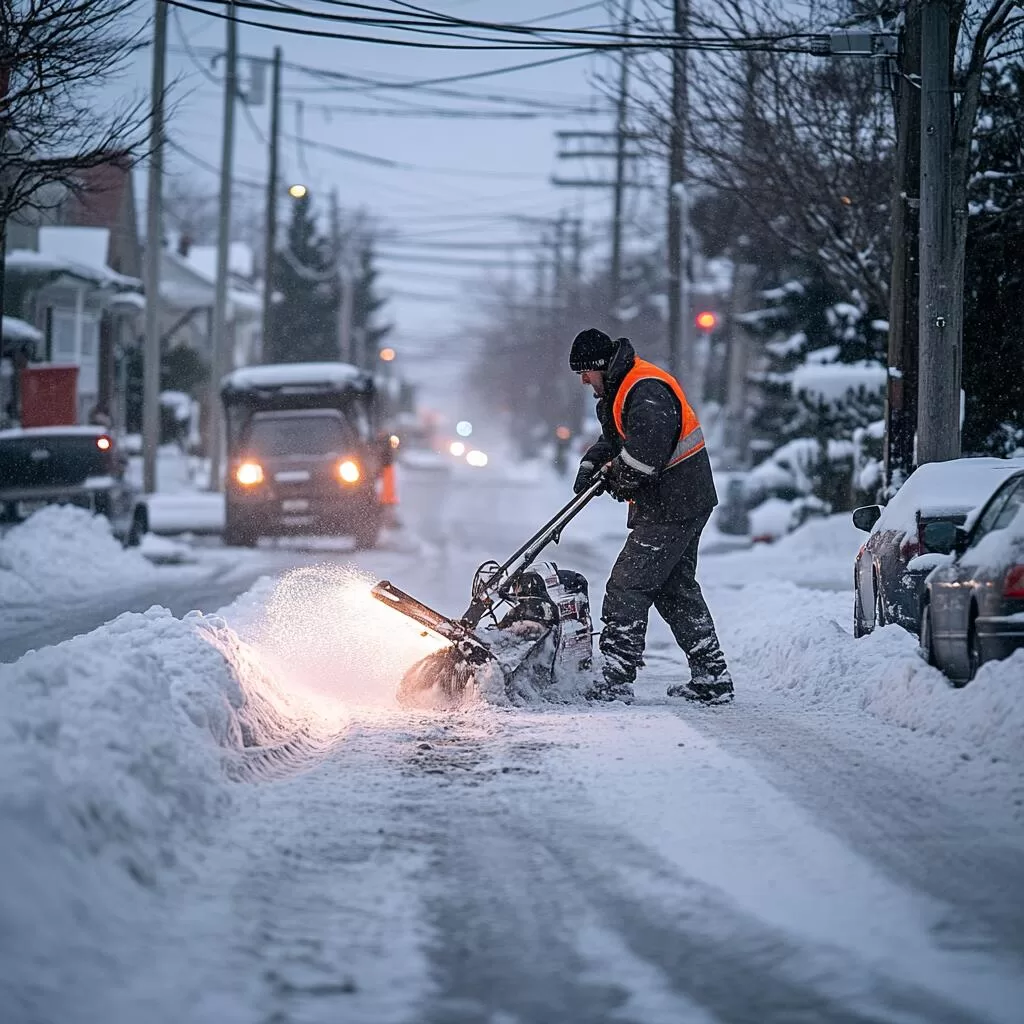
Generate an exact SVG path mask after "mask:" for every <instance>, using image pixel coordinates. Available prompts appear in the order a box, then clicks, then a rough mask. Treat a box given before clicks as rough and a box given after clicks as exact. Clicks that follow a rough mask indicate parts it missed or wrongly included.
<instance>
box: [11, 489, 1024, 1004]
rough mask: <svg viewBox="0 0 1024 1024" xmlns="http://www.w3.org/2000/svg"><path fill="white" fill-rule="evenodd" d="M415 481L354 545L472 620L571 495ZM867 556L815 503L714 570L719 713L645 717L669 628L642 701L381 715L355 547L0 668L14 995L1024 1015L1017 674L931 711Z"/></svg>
mask: <svg viewBox="0 0 1024 1024" xmlns="http://www.w3.org/2000/svg"><path fill="white" fill-rule="evenodd" d="M449 487H450V493H449V494H448V496H447V498H445V497H443V495H442V492H441V491H439V490H437V488H449ZM430 488H431V490H430V491H429V492H424V493H429V494H431V495H433V499H436V500H431V501H430V502H429V503H428V501H427V500H426V498H425V497H424V494H420V493H417V492H416V490H415V487H411V488H410V491H409V498H408V499H407V503H406V505H404V506H403V509H402V515H403V517H404V518H405V519H407V520H411V526H412V528H413V530H414V532H418V533H419V535H420V537H419V539H420V543H419V544H417V545H415V546H411V547H410V552H409V553H408V554H402V553H401V552H392V553H387V552H379V553H376V554H375V555H374V556H373V557H374V558H376V559H378V560H379V561H378V563H377V564H378V565H380V566H381V569H380V572H381V573H383V572H384V571H385V569H384V566H387V568H386V571H387V574H388V575H389V576H390V578H392V579H393V580H394V581H395V582H396V583H397V584H398V585H399V586H402V587H403V589H408V590H409V591H411V592H412V593H414V594H416V595H417V596H419V597H421V598H423V599H424V600H426V601H428V602H429V603H431V604H433V605H434V606H436V607H438V608H439V609H441V610H444V611H446V612H450V613H455V614H458V613H459V612H461V611H462V608H463V607H464V605H465V603H466V600H467V598H468V587H469V579H470V576H471V573H472V568H473V567H474V566H475V564H476V563H477V562H478V561H480V560H482V558H483V557H484V556H488V555H489V556H501V555H505V554H508V553H509V552H510V551H511V550H512V549H513V548H514V547H515V546H516V545H517V544H518V542H520V541H521V540H523V539H525V536H526V535H528V534H529V533H530V532H532V530H533V529H534V528H535V526H536V525H538V524H539V523H540V522H542V521H543V520H544V519H545V518H547V515H548V514H550V512H551V511H553V510H554V509H555V508H556V507H557V506H558V505H559V504H560V503H561V502H562V501H563V500H564V498H565V491H566V490H567V483H566V482H565V481H555V480H553V479H550V478H549V477H548V476H547V475H546V474H544V473H541V472H537V473H530V472H525V471H523V470H519V471H518V472H517V475H516V479H515V480H514V482H510V481H509V480H508V479H507V478H503V477H502V475H501V474H500V473H499V472H496V471H495V472H492V473H483V474H473V475H470V474H462V473H459V474H456V475H455V478H454V480H453V482H452V483H451V484H450V485H449V484H447V483H444V482H443V481H442V482H441V483H438V482H437V481H433V482H432V483H431V484H430ZM623 519H624V509H623V507H622V506H621V505H619V504H617V503H615V502H613V501H611V500H605V501H602V502H598V503H595V504H594V505H593V506H591V508H589V509H588V510H587V511H586V512H585V513H584V514H583V515H582V516H581V517H580V519H579V521H578V522H577V523H575V524H573V526H572V527H571V528H570V529H569V530H567V531H566V536H565V538H564V539H563V541H562V543H561V545H560V546H559V547H558V548H556V549H555V550H554V553H553V557H555V558H556V559H557V560H558V561H559V562H560V563H562V564H565V565H566V566H572V567H574V568H580V569H583V570H584V571H585V572H586V573H587V575H588V576H589V578H590V580H591V587H592V599H593V601H594V605H595V610H596V609H599V607H600V597H601V586H602V584H603V580H604V578H605V575H606V573H607V570H608V567H609V565H610V563H611V560H612V558H613V557H614V555H615V554H616V551H617V543H618V541H619V539H621V537H622V535H623V525H622V521H623ZM862 538H863V535H862V534H859V533H857V532H856V531H854V530H853V528H852V526H850V524H849V521H848V517H845V516H842V517H833V518H831V519H826V520H814V521H812V522H811V523H809V524H807V525H806V526H805V527H804V528H802V529H801V530H800V531H798V532H796V533H794V534H793V535H791V536H789V537H787V538H784V539H783V540H781V541H780V542H778V543H777V544H774V545H771V546H758V547H757V548H754V549H752V550H749V551H743V552H732V553H727V554H720V555H715V554H708V555H705V556H704V557H703V560H702V566H701V570H700V577H701V580H702V582H703V585H704V589H705V592H706V594H707V597H708V602H709V605H710V607H711V609H712V612H713V613H714V615H715V617H716V621H717V623H718V627H719V631H720V633H721V635H722V639H723V644H724V646H725V649H726V653H727V655H728V656H729V658H730V660H731V663H732V666H733V669H734V674H735V676H736V680H737V689H738V698H737V701H736V703H735V704H734V705H733V706H731V707H728V708H717V709H707V708H694V707H691V706H689V705H685V704H680V703H678V702H670V701H668V699H667V698H665V696H664V691H665V687H666V685H668V683H669V682H671V681H673V680H674V679H675V678H676V677H677V676H678V675H679V673H680V672H682V671H684V670H683V668H682V663H681V659H680V657H679V653H678V651H677V650H676V649H675V647H674V644H673V642H672V640H671V637H670V635H669V633H668V631H667V628H666V627H665V626H664V624H663V623H661V622H660V621H659V620H654V621H652V625H651V630H650V637H649V648H648V653H647V666H648V667H647V669H646V670H645V672H644V673H643V674H642V676H641V679H640V682H639V685H638V696H639V700H638V703H637V704H636V705H634V706H632V707H625V706H624V705H611V706H601V707H597V708H592V707H589V706H586V705H580V704H575V705H574V704H570V705H563V706H552V705H546V706H538V707H535V708H527V709H508V708H497V707H493V706H488V705H481V706H477V707H473V708H470V709H468V710H466V711H463V712H460V713H446V714H429V713H424V712H408V711H404V710H401V709H399V708H397V706H396V704H395V701H394V694H395V690H396V687H397V681H398V679H399V678H400V676H401V674H402V671H403V670H404V668H405V667H406V666H408V665H409V664H411V663H412V662H413V661H415V660H416V659H417V658H418V657H420V656H422V655H423V654H425V653H427V652H428V651H430V650H431V649H432V646H433V643H434V642H433V641H432V640H430V639H429V638H425V637H422V636H420V635H419V633H418V631H417V629H416V628H415V626H413V625H412V624H410V623H408V622H406V620H404V619H399V618H397V617H396V616H394V614H393V613H392V612H390V611H388V610H387V609H386V608H384V607H383V606H381V605H379V604H378V603H376V602H374V601H373V600H372V598H371V597H370V596H369V586H370V584H371V583H372V582H373V581H374V579H375V578H376V574H375V573H374V572H373V571H372V570H370V571H367V570H364V569H357V568H355V567H354V566H351V565H346V561H347V557H346V556H345V555H344V554H340V555H338V556H336V557H335V559H334V560H333V561H325V564H323V565H321V566H309V565H304V566H301V567H299V568H296V569H293V570H291V571H290V572H288V573H286V574H284V575H283V576H281V577H279V578H277V579H268V580H264V581H263V582H261V583H260V584H259V585H258V586H257V587H255V588H254V589H253V590H251V591H250V592H249V593H247V594H246V595H244V596H243V597H242V598H240V599H239V600H238V601H237V602H235V603H234V604H233V605H232V606H230V607H228V608H225V609H222V610H221V611H220V612H219V614H209V615H201V614H198V613H196V614H193V615H190V616H186V617H185V618H184V619H176V618H174V617H173V616H171V615H170V614H169V613H167V612H166V611H164V610H162V609H159V608H154V609H151V610H150V611H148V612H146V613H145V614H130V615H124V616H122V617H121V618H118V619H116V620H115V621H113V622H111V623H109V624H107V625H105V626H103V627H101V628H100V629H98V630H96V631H95V632H92V633H90V634H88V635H85V636H81V637H78V638H76V639H74V640H71V641H68V642H66V643H64V644H60V645H59V646H56V647H49V648H46V649H43V650H40V651H37V652H33V653H30V654H29V655H27V656H25V657H24V658H22V659H21V660H20V661H19V662H17V663H16V664H13V665H4V666H0V695H2V699H0V835H2V837H3V841H2V842H0V878H2V879H3V883H4V884H3V885H2V886H0V1005H3V1006H4V1007H5V1011H6V1013H7V1014H8V1015H10V1016H11V1019H12V1020H19V1021H20V1020H26V1021H27V1020H40V1021H60V1022H61V1024H78V1022H87V1021H88V1022H92V1021H97V1020H103V1021H111V1022H116V1021H138V1020H147V1021H154V1022H162V1021H168V1022H170V1021H174V1022H180V1021H185V1020H187V1021H189V1022H196V1024H205V1022H214V1021H216V1022H218V1024H221V1022H227V1024H231V1022H235V1021H237V1022H239V1024H242V1022H249V1021H257V1020H280V1021H286V1020H288V1021H291V1020H295V1021H300V1020H301V1021H313V1022H317V1021H338V1020H344V1021H347V1022H356V1024H361V1022H367V1024H370V1022H373V1024H378V1022H390V1021H395V1022H410V1024H411V1022H417V1024H418V1022H420V1021H438V1022H441V1021H443V1022H449V1021H450V1022H453V1024H462V1022H466V1024H468V1022H471V1021H472V1022H477V1021H479V1022H487V1024H511V1022H523V1024H525V1022H541V1021H554V1020H557V1021H578V1022H581V1024H582V1022H587V1024H589V1022H592V1021H626V1022H630V1021H634V1022H638V1024H657V1022H662V1021H663V1022H665V1024H677V1022H682V1024H690V1022H693V1024H704V1022H709V1021H716V1020H722V1021H725V1020H757V1021H772V1022H779V1024H783V1022H785V1024H788V1022H791V1021H796V1020H809V1021H810V1020H814V1021H818V1020H821V1021H831V1020H836V1021H867V1020H872V1021H875V1020H878V1021H890V1020H892V1021H921V1022H933V1021H956V1022H965V1024H966V1022H977V1021H996V1022H1007V1024H1009V1022H1013V1021H1017V1020H1019V1019H1020V1017H1019V1007H1020V1006H1021V1005H1024V969H1022V966H1024V940H1022V937H1021V934H1020V928H1019V907H1020V905H1021V899H1022V897H1024V877H1022V875H1021V872H1020V870H1019V866H1020V864H1021V863H1022V857H1024V807H1022V805H1024V747H1022V745H1021V743H1020V737H1021V735H1022V734H1024V699H1022V695H1021V693H1020V689H1021V687H1022V686H1024V652H1021V653H1018V654H1017V655H1016V656H1015V657H1014V658H1012V659H1009V660H1007V661H1005V662H1003V663H999V664H994V665H989V666H985V667H984V668H983V669H982V671H981V672H980V673H979V676H978V678H977V679H976V680H975V681H974V682H973V683H972V684H971V685H970V686H968V687H966V688H965V689H964V690H953V689H952V688H950V687H949V685H948V684H947V683H946V682H945V681H944V679H943V678H942V677H941V675H940V674H939V673H938V672H937V671H936V670H934V669H931V668H929V667H928V666H926V665H925V664H924V662H923V661H922V660H921V659H920V658H919V657H918V655H917V653H916V644H915V641H914V640H913V638H911V637H910V636H909V635H908V634H906V633H904V632H902V631H901V630H900V629H899V628H898V627H888V628H885V629H882V630H880V631H877V632H876V633H874V634H872V635H871V636H869V637H867V638H865V639H863V640H854V639H853V637H852V635H851V632H850V619H851V611H852V594H851V593H850V589H849V588H850V571H851V568H850V567H851V565H852V558H853V556H854V554H855V553H856V549H857V546H858V545H859V544H860V542H861V540H862ZM98 543H99V542H98V541H97V544H98ZM0 550H2V549H0ZM75 552H77V555H76V554H75ZM118 554H119V555H123V554H124V552H121V551H120V549H118ZM78 555H81V557H82V558H83V562H82V564H81V565H79V568H78V569H74V570H73V571H74V572H75V573H79V574H80V575H81V576H82V577H83V578H85V577H88V576H89V575H90V574H93V575H95V574H97V573H99V572H101V571H105V570H102V569H101V567H100V566H98V565H93V564H92V563H91V562H89V563H88V564H89V565H90V566H91V568H88V569H86V568H85V566H86V562H85V561H84V560H85V559H86V555H85V554H84V553H83V552H82V551H81V546H80V545H78V546H75V548H74V551H73V552H67V551H65V552H64V553H63V554H62V556H61V557H62V558H63V559H64V562H63V563H62V564H63V566H64V568H63V569H62V571H63V572H64V573H65V574H67V573H71V572H72V569H71V568H69V566H72V565H73V564H77V563H75V562H74V558H75V557H78ZM25 557H26V558H27V557H28V556H25ZM107 557H108V558H111V559H112V558H113V553H112V552H110V551H108V552H107ZM88 558H89V559H91V558H92V555H91V554H89V555H88ZM24 564H25V565H26V566H27V565H29V563H28V562H25V563H24ZM32 564H33V565H34V564H35V563H32ZM147 571H153V572H155V571H157V570H155V569H152V567H148V566H147ZM76 578H77V577H76Z"/></svg>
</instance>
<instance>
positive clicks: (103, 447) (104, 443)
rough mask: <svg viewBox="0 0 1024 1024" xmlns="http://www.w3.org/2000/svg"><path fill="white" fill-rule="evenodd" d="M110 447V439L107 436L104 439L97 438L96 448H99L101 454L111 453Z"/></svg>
mask: <svg viewBox="0 0 1024 1024" xmlns="http://www.w3.org/2000/svg"><path fill="white" fill-rule="evenodd" d="M110 445H111V441H110V438H109V437H107V436H106V435H104V436H102V437H97V438H96V447H97V448H99V450H100V451H101V452H109V451H110Z"/></svg>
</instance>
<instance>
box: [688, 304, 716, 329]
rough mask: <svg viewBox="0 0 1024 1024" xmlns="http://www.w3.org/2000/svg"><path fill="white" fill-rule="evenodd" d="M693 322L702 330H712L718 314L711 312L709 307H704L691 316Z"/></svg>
mask: <svg viewBox="0 0 1024 1024" xmlns="http://www.w3.org/2000/svg"><path fill="white" fill-rule="evenodd" d="M693 322H694V323H695V324H696V325H697V326H698V327H699V328H700V329H701V330H702V331H713V330H714V329H715V328H716V327H717V326H718V314H717V313H712V312H711V310H710V309H706V310H704V311H703V312H700V313H698V314H697V315H696V316H695V317H694V318H693Z"/></svg>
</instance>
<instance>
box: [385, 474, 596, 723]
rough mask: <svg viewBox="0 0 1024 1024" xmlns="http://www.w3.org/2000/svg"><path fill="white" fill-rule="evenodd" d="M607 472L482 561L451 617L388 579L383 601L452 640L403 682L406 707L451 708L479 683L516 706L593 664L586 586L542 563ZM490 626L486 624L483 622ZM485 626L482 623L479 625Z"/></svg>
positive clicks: (578, 577)
mask: <svg viewBox="0 0 1024 1024" xmlns="http://www.w3.org/2000/svg"><path fill="white" fill-rule="evenodd" d="M604 486H605V469H604V468H602V469H601V470H600V471H599V472H598V474H597V476H596V477H595V479H594V482H593V483H592V484H591V485H590V486H589V487H588V488H587V489H586V490H584V491H581V492H580V493H579V494H577V495H575V496H574V497H573V499H572V500H571V501H570V502H569V503H568V504H567V505H565V506H564V507H563V508H561V509H559V511H558V512H556V513H555V515H554V516H552V517H551V519H550V520H548V522H546V523H545V524H544V525H543V526H542V527H541V528H540V529H539V530H538V531H537V532H536V533H535V534H534V535H533V536H532V537H530V539H529V540H527V541H526V542H525V543H524V544H523V545H522V547H520V548H519V549H518V550H517V551H516V552H515V553H514V554H512V555H510V556H509V558H508V559H506V561H505V562H503V563H502V564H500V565H499V564H498V563H497V562H496V561H488V562H484V563H483V564H482V565H481V566H479V568H478V569H477V570H476V574H475V575H474V577H473V586H472V600H471V601H470V604H469V607H468V608H467V609H466V611H465V612H464V613H463V614H462V616H461V618H459V619H450V618H448V617H447V616H445V615H442V614H441V613H440V612H436V611H434V609H433V608H429V607H428V606H427V605H425V604H423V603H422V602H420V601H417V600H416V598H414V597H411V596H410V595H409V594H406V593H405V592H404V591H401V590H399V589H398V587H396V586H395V585H394V584H393V583H391V582H389V581H388V580H381V582H380V583H378V584H377V585H376V586H375V587H374V588H373V596H374V597H375V598H377V600H378V601H382V602H383V603H384V604H386V605H388V606H389V607H391V608H394V609H395V610H396V611H399V612H401V613H402V614H403V615H407V616H408V617H409V618H411V619H414V620H415V621H416V622H418V623H420V625H422V626H424V627H426V628H427V629H428V630H430V631H432V632H434V633H436V634H438V635H439V636H441V637H443V638H444V639H445V640H447V641H448V643H449V646H447V647H444V648H442V649H441V650H439V651H436V652H435V653H433V654H431V655H428V656H427V657H426V658H423V659H422V660H421V661H419V662H417V663H416V664H415V665H413V666H412V667H411V668H410V669H409V670H408V671H407V672H406V673H405V675H404V676H403V677H402V683H401V686H400V687H399V691H398V697H399V700H400V701H401V702H402V703H403V704H413V705H421V706H423V705H426V706H430V707H443V706H446V705H447V706H454V705H458V704H459V703H461V702H462V701H463V700H465V698H466V696H467V695H468V693H469V692H470V689H471V686H472V684H473V683H474V682H475V684H476V686H477V688H478V690H479V691H481V692H485V693H487V694H489V695H490V696H492V697H496V698H498V699H502V698H504V699H507V700H511V701H512V702H514V703H519V702H520V701H522V700H529V699H531V698H534V697H537V696H541V695H543V693H544V691H547V690H550V688H551V687H552V686H553V684H554V683H555V682H556V678H557V676H558V674H559V672H560V671H564V672H565V673H567V674H570V675H571V674H574V673H576V672H579V671H581V670H585V669H587V668H589V667H590V663H591V658H592V651H593V648H592V642H591V619H590V599H589V596H588V593H587V580H586V578H585V577H584V576H583V575H581V574H580V573H578V572H572V571H571V570H568V569H559V568H558V566H557V565H555V563H554V562H537V563H536V564H534V561H535V559H536V558H537V556H538V555H539V554H540V553H541V552H542V551H543V550H544V548H545V547H547V546H548V544H550V543H552V542H554V543H555V544H557V543H558V541H559V538H560V537H561V534H562V531H563V530H564V529H565V527H566V526H567V525H568V523H569V522H570V521H571V520H572V519H574V518H575V517H576V516H577V515H578V514H579V513H580V512H581V511H582V509H583V508H584V506H586V505H587V503H588V502H589V501H590V500H591V499H592V498H594V497H596V496H597V495H598V494H600V493H601V492H602V491H603V490H604ZM485 620H489V621H488V622H485ZM481 623H484V625H481Z"/></svg>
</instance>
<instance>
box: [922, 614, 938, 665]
mask: <svg viewBox="0 0 1024 1024" xmlns="http://www.w3.org/2000/svg"><path fill="white" fill-rule="evenodd" d="M920 650H921V657H923V658H924V660H925V661H926V662H927V663H928V664H929V665H934V664H935V645H934V644H933V643H932V609H931V606H930V605H929V604H927V603H926V604H925V606H924V607H923V608H922V609H921V647H920Z"/></svg>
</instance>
